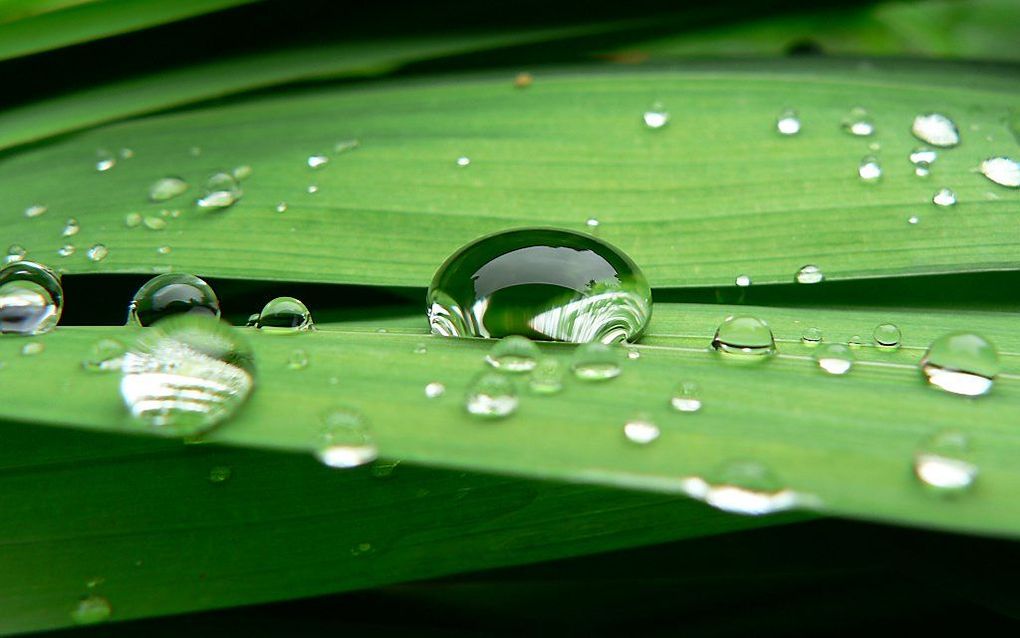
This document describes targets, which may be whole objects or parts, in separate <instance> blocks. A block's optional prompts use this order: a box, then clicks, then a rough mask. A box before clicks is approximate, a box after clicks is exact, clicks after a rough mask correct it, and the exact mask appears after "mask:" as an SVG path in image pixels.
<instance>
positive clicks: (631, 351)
mask: <svg viewBox="0 0 1020 638" xmlns="http://www.w3.org/2000/svg"><path fill="white" fill-rule="evenodd" d="M627 358H628V359H630V360H631V361H637V360H638V359H640V358H641V351H640V350H638V349H637V348H627Z"/></svg>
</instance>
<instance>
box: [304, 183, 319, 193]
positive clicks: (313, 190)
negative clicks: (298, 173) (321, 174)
mask: <svg viewBox="0 0 1020 638" xmlns="http://www.w3.org/2000/svg"><path fill="white" fill-rule="evenodd" d="M305 190H306V191H307V192H308V194H309V195H314V194H316V193H318V192H319V185H318V184H309V185H308V188H306V189H305Z"/></svg>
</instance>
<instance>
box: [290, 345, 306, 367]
mask: <svg viewBox="0 0 1020 638" xmlns="http://www.w3.org/2000/svg"><path fill="white" fill-rule="evenodd" d="M287 367H288V368H290V369H291V370H304V369H305V368H307V367H308V352H307V351H305V350H302V349H301V348H297V349H296V350H293V351H292V352H291V353H290V356H289V357H287Z"/></svg>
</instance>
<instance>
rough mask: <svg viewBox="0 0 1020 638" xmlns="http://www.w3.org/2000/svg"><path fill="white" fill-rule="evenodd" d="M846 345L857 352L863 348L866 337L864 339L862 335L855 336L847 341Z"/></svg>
mask: <svg viewBox="0 0 1020 638" xmlns="http://www.w3.org/2000/svg"><path fill="white" fill-rule="evenodd" d="M846 345H848V346H850V347H851V348H852V349H854V350H857V349H858V348H863V347H864V337H862V336H861V335H854V336H852V337H850V339H849V340H847V342H846Z"/></svg>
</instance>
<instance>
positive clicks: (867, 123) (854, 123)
mask: <svg viewBox="0 0 1020 638" xmlns="http://www.w3.org/2000/svg"><path fill="white" fill-rule="evenodd" d="M840 126H842V128H843V130H844V131H845V132H847V133H849V134H850V135H855V136H858V137H867V136H869V135H874V134H875V121H874V120H873V119H872V118H871V115H870V114H869V113H868V112H867V111H866V110H865V109H863V108H861V107H859V106H857V107H854V108H853V109H851V110H850V112H849V113H848V114H847V115H846V116H845V117H843V120H842V122H840Z"/></svg>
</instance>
